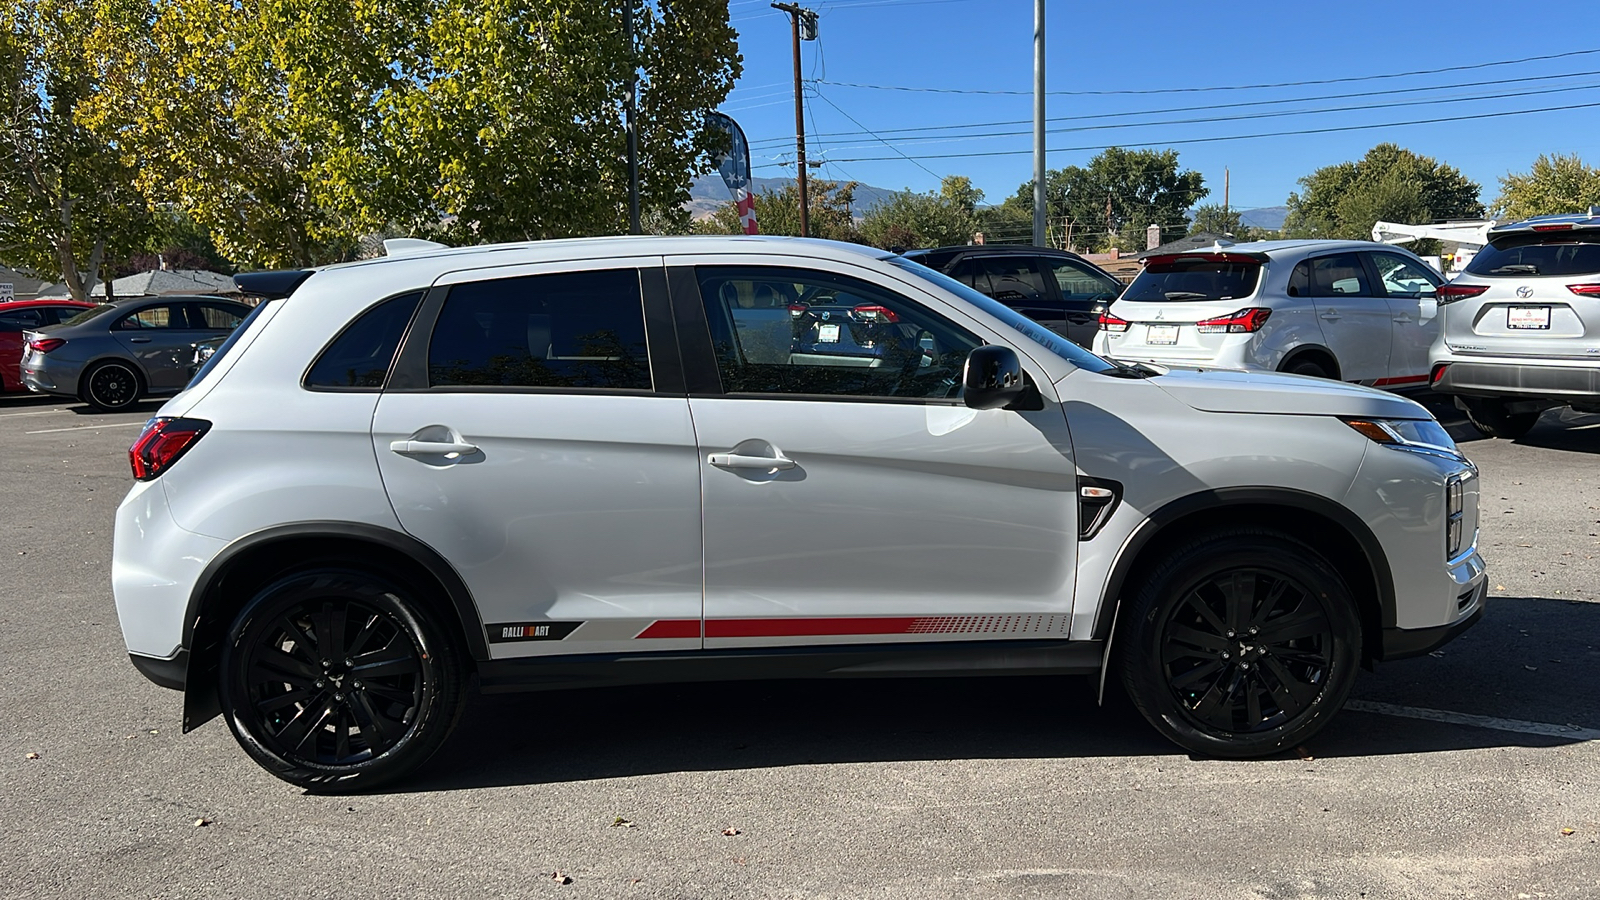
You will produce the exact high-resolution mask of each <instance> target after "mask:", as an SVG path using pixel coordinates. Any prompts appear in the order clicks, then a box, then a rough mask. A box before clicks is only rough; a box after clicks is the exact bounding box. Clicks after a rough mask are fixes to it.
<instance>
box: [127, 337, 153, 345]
mask: <svg viewBox="0 0 1600 900" xmlns="http://www.w3.org/2000/svg"><path fill="white" fill-rule="evenodd" d="M128 343H130V344H148V343H150V339H149V338H138V337H131V338H128Z"/></svg>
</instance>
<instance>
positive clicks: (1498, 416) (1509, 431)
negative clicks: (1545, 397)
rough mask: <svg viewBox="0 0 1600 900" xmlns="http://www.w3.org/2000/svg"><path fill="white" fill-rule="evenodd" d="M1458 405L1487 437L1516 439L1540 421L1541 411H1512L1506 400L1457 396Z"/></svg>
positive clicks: (1474, 425)
mask: <svg viewBox="0 0 1600 900" xmlns="http://www.w3.org/2000/svg"><path fill="white" fill-rule="evenodd" d="M1456 405H1457V406H1459V407H1461V411H1462V412H1464V413H1466V414H1467V421H1468V422H1471V423H1472V427H1473V428H1476V429H1478V430H1479V431H1481V432H1483V434H1484V435H1485V436H1487V437H1497V438H1505V439H1507V440H1512V441H1514V440H1516V439H1517V438H1519V437H1522V436H1523V435H1525V434H1527V433H1528V432H1530V431H1532V430H1533V426H1534V425H1535V424H1537V423H1538V421H1539V412H1537V411H1535V412H1512V411H1511V407H1510V405H1509V404H1508V403H1506V401H1504V400H1493V399H1489V398H1485V397H1457V398H1456Z"/></svg>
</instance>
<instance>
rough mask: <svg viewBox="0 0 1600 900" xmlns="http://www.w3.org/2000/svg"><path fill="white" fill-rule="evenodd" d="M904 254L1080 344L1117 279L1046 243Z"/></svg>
mask: <svg viewBox="0 0 1600 900" xmlns="http://www.w3.org/2000/svg"><path fill="white" fill-rule="evenodd" d="M901 255H902V256H904V257H905V258H906V259H909V260H912V261H913V262H918V263H921V264H922V265H925V266H927V267H928V268H930V269H934V270H936V271H939V272H943V273H944V274H946V275H949V276H950V277H951V278H954V279H955V280H957V281H959V282H961V283H962V284H964V285H966V286H967V287H970V288H974V289H976V290H977V291H978V292H979V293H982V294H987V295H989V296H990V297H993V298H994V299H996V300H999V301H1000V302H1001V303H1004V304H1005V305H1007V306H1009V307H1011V308H1012V309H1014V310H1016V311H1017V312H1019V313H1022V314H1023V315H1025V316H1027V317H1028V318H1030V319H1032V320H1034V321H1035V322H1038V323H1039V324H1041V325H1043V326H1045V327H1046V328H1049V329H1050V330H1051V331H1054V332H1055V333H1057V334H1059V335H1061V336H1062V337H1065V338H1066V339H1067V340H1069V341H1072V342H1073V343H1074V344H1077V345H1078V346H1080V347H1088V346H1090V345H1091V344H1093V343H1094V334H1095V331H1096V330H1097V329H1098V328H1099V327H1100V314H1101V313H1102V312H1105V309H1106V307H1107V306H1108V305H1110V303H1111V301H1113V300H1115V299H1117V295H1118V294H1120V293H1122V282H1120V281H1118V280H1117V279H1116V278H1115V277H1114V276H1112V275H1110V274H1109V273H1107V272H1105V271H1103V270H1101V269H1100V268H1099V267H1097V266H1095V264H1094V263H1091V262H1089V261H1088V260H1086V259H1084V258H1083V257H1081V256H1079V255H1078V254H1076V253H1069V252H1067V251H1066V250H1053V249H1051V248H1049V247H1026V246H1007V245H992V244H991V245H981V244H975V245H969V246H960V247H937V248H935V249H932V250H911V251H908V252H906V253H903V254H901Z"/></svg>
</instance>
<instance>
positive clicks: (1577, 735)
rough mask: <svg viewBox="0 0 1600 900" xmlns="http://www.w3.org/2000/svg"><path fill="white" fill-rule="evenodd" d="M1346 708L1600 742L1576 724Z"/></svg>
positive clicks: (1361, 705)
mask: <svg viewBox="0 0 1600 900" xmlns="http://www.w3.org/2000/svg"><path fill="white" fill-rule="evenodd" d="M1344 708H1345V709H1353V710H1355V711H1356V712H1367V713H1376V714H1377V715H1380V716H1397V717H1399V718H1402V719H1422V720H1423V721H1425V722H1445V723H1448V724H1450V725H1471V726H1473V727H1476V728H1490V729H1493V730H1495V731H1511V732H1515V733H1517V734H1537V735H1541V736H1543V737H1558V738H1566V739H1568V740H1572V741H1600V730H1597V729H1594V728H1579V727H1578V726H1576V725H1551V724H1549V723H1547V722H1526V721H1523V720H1522V719H1500V718H1496V717H1494V716H1475V715H1472V714H1471V713H1458V712H1449V711H1447V710H1442V709H1420V708H1418V707H1415V706H1396V705H1395V704H1393V703H1377V702H1375V701H1372V700H1351V701H1349V702H1347V703H1345V705H1344Z"/></svg>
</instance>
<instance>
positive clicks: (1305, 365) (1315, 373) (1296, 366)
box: [1283, 358, 1333, 378]
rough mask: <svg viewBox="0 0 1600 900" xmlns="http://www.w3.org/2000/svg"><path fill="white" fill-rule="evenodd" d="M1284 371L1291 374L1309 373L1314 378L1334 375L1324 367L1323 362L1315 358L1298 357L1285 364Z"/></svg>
mask: <svg viewBox="0 0 1600 900" xmlns="http://www.w3.org/2000/svg"><path fill="white" fill-rule="evenodd" d="M1283 371H1284V372H1286V373H1288V374H1290V375H1309V376H1310V377H1312V378H1332V377H1333V373H1331V372H1329V371H1328V370H1327V369H1325V368H1323V367H1322V364H1321V363H1319V362H1317V361H1316V360H1314V359H1305V358H1302V359H1297V360H1295V361H1293V362H1291V363H1289V364H1288V365H1287V366H1284V367H1283Z"/></svg>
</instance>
